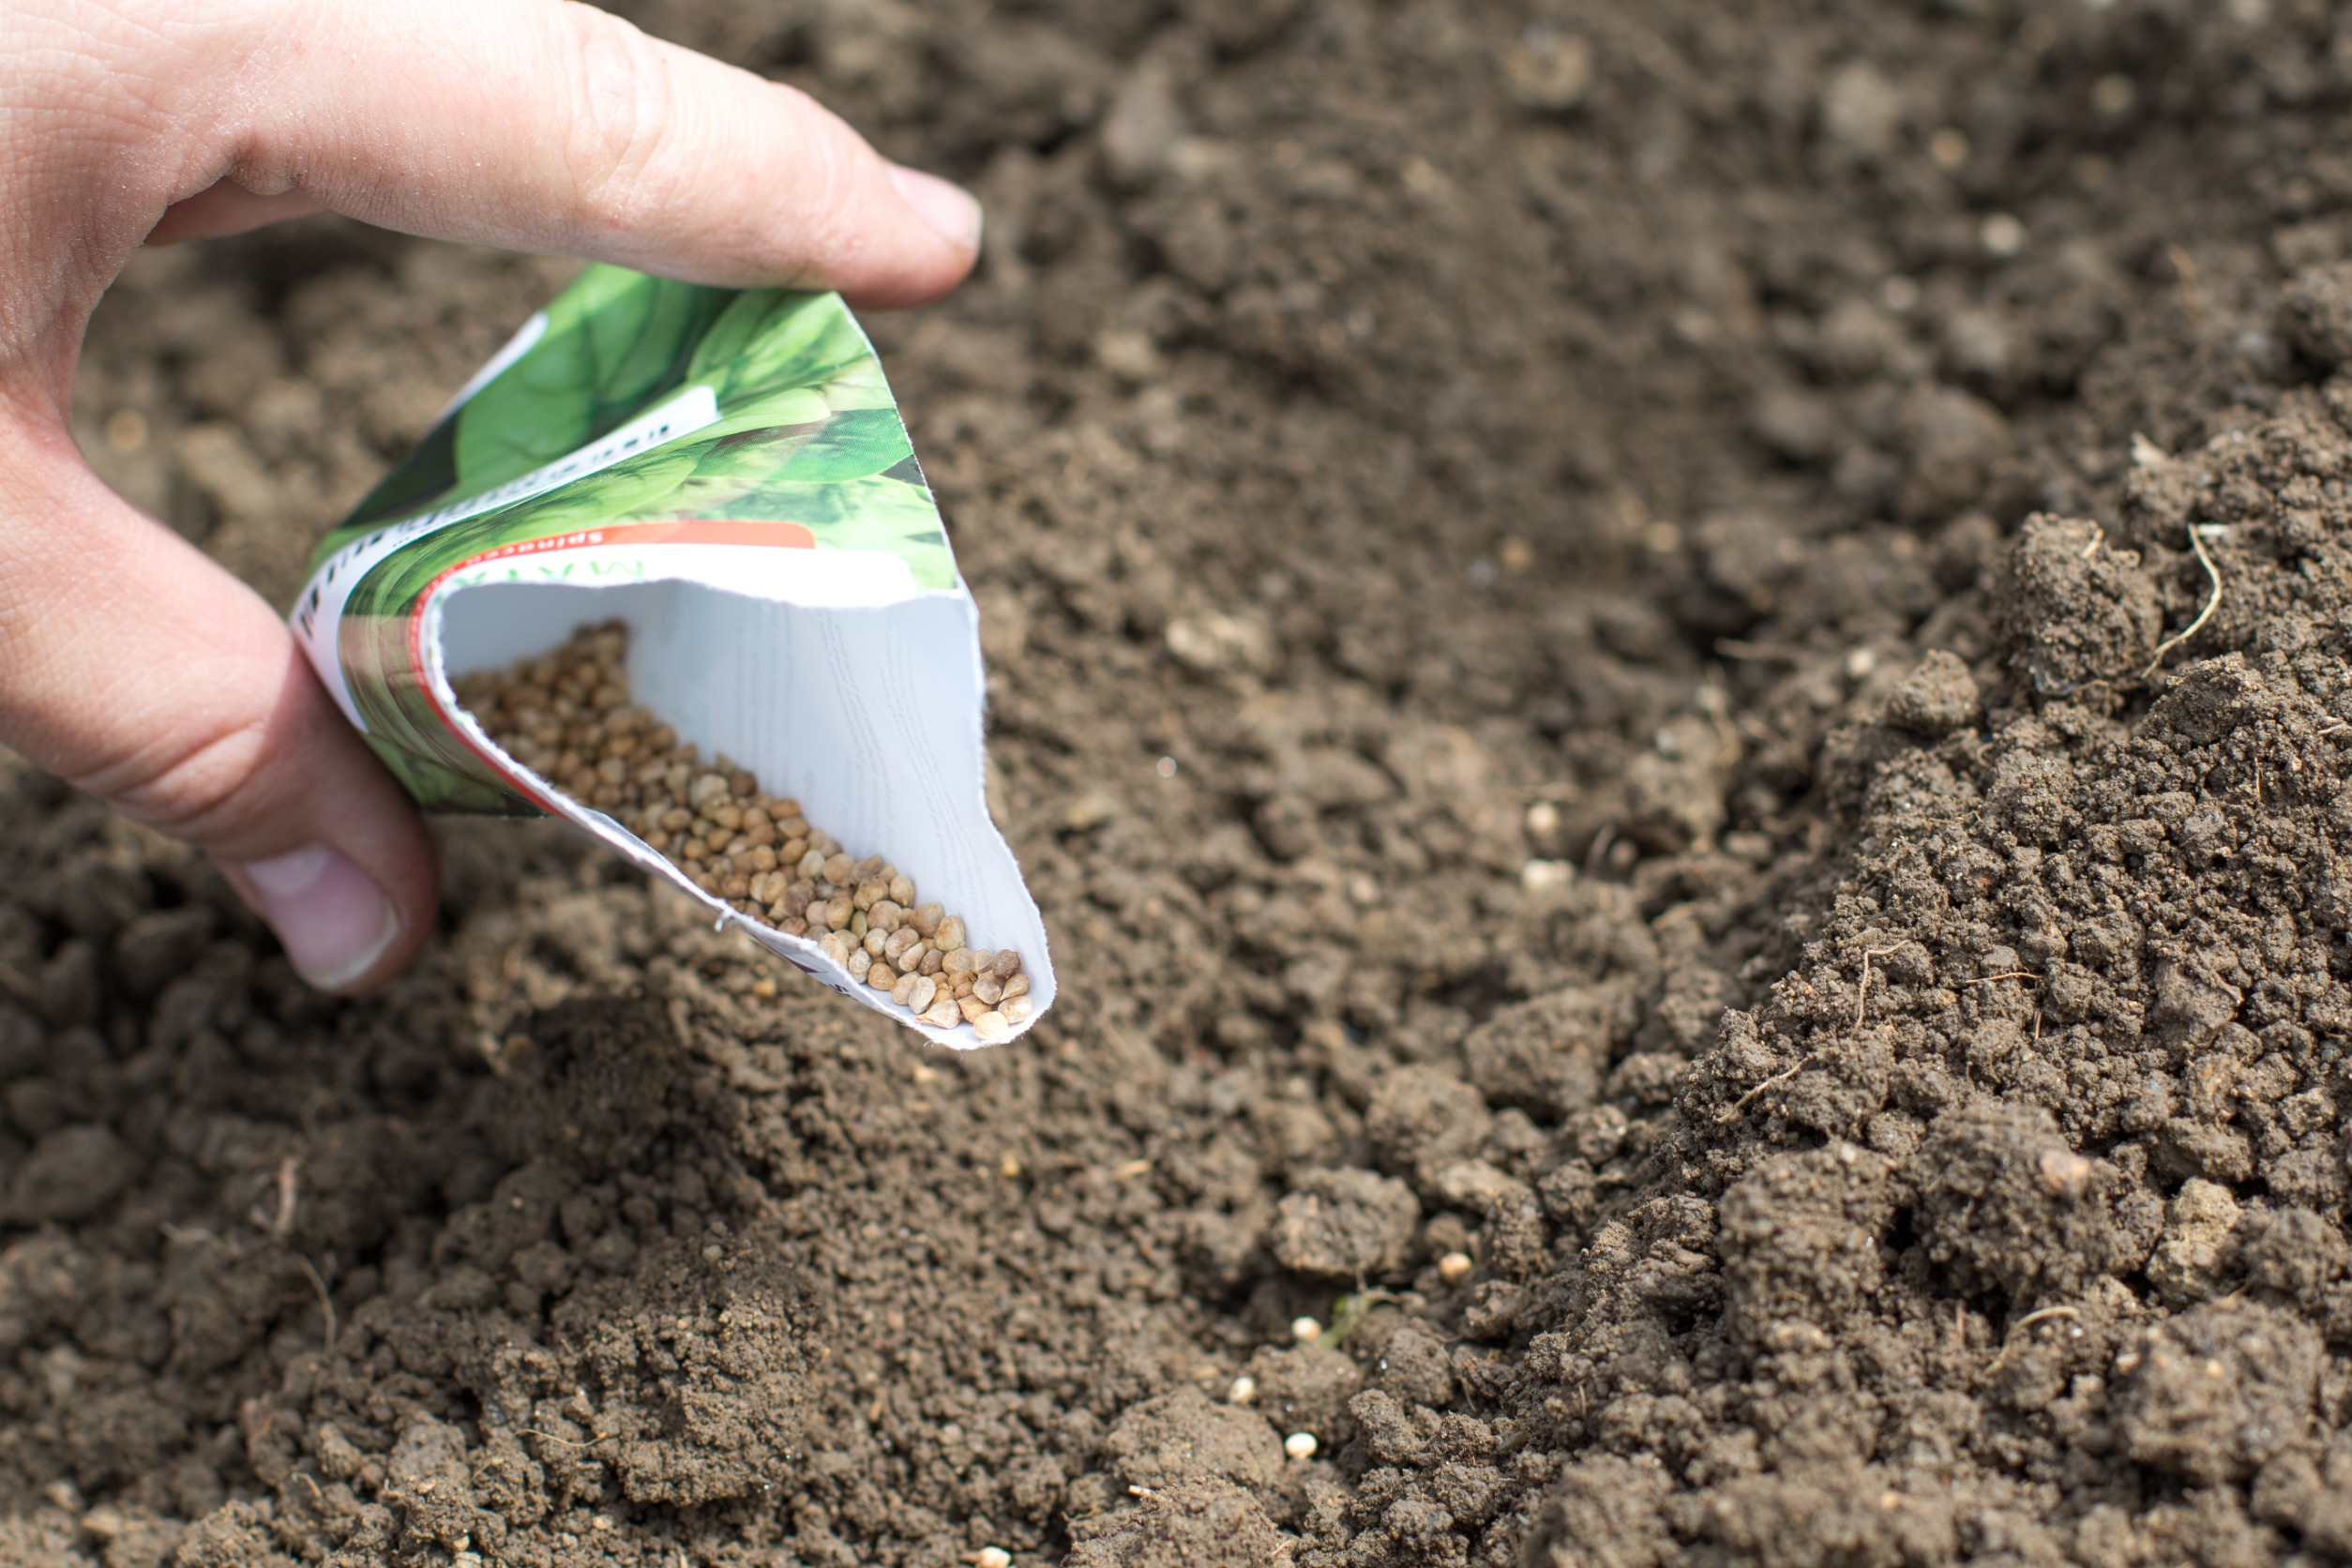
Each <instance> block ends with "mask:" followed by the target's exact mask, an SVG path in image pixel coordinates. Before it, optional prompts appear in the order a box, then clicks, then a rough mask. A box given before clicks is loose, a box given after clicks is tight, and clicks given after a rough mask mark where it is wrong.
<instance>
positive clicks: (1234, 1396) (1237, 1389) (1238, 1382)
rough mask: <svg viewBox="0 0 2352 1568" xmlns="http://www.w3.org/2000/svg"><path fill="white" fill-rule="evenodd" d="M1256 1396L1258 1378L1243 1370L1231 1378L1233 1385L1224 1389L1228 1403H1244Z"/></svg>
mask: <svg viewBox="0 0 2352 1568" xmlns="http://www.w3.org/2000/svg"><path fill="white" fill-rule="evenodd" d="M1257 1397H1258V1380H1257V1379H1255V1378H1253V1377H1251V1376H1250V1375H1249V1374H1248V1373H1246V1372H1244V1373H1243V1374H1242V1375H1241V1376H1240V1377H1238V1378H1236V1379H1234V1380H1233V1386H1232V1387H1231V1388H1229V1389H1227V1390H1226V1391H1225V1398H1226V1402H1227V1403H1228V1404H1232V1405H1246V1404H1248V1403H1249V1402H1250V1401H1251V1400H1253V1399H1255V1398H1257Z"/></svg>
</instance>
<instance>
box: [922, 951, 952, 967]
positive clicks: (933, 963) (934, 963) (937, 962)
mask: <svg viewBox="0 0 2352 1568" xmlns="http://www.w3.org/2000/svg"><path fill="white" fill-rule="evenodd" d="M946 967H947V955H946V954H944V953H942V952H941V951H940V950H939V949H938V948H936V947H934V948H930V949H929V950H927V952H925V953H924V955H923V962H922V965H921V968H922V970H923V972H924V973H926V974H938V973H940V972H942V970H944V969H945V968H946Z"/></svg>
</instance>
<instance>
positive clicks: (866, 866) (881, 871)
mask: <svg viewBox="0 0 2352 1568" xmlns="http://www.w3.org/2000/svg"><path fill="white" fill-rule="evenodd" d="M872 876H880V877H881V878H882V891H883V892H885V893H887V892H888V891H889V890H890V862H888V861H886V860H884V859H883V858H882V856H880V855H878V854H869V855H867V857H866V858H865V859H864V860H861V861H859V862H858V863H857V880H858V881H860V882H864V881H865V880H866V879H867V878H868V877H872Z"/></svg>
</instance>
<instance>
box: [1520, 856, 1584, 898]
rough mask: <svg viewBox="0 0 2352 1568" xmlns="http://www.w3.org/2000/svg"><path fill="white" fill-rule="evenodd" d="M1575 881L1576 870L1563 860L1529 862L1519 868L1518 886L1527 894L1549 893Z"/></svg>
mask: <svg viewBox="0 0 2352 1568" xmlns="http://www.w3.org/2000/svg"><path fill="white" fill-rule="evenodd" d="M1574 881H1576V867H1574V866H1571V865H1570V864H1569V863H1568V862H1566V861H1564V860H1530V861H1529V862H1528V863H1527V864H1526V865H1525V866H1522V867H1519V886H1520V888H1521V890H1522V891H1525V892H1528V893H1549V892H1550V891H1552V889H1554V888H1557V887H1565V886H1567V885H1568V884H1569V883H1570V882H1574Z"/></svg>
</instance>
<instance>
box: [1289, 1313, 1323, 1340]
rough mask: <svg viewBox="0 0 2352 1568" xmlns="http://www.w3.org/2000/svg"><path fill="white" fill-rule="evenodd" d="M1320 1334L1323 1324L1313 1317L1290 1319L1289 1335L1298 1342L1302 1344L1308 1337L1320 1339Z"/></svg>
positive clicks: (1321, 1334) (1321, 1333)
mask: <svg viewBox="0 0 2352 1568" xmlns="http://www.w3.org/2000/svg"><path fill="white" fill-rule="evenodd" d="M1322 1336H1323V1325H1322V1324H1320V1323H1319V1322H1317V1321H1316V1320H1315V1319H1312V1318H1293V1319H1290V1337H1291V1338H1293V1339H1295V1340H1297V1341H1298V1342H1299V1343H1300V1344H1302V1345H1304V1344H1305V1343H1306V1342H1307V1341H1308V1340H1310V1339H1320V1338H1321V1337H1322Z"/></svg>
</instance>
